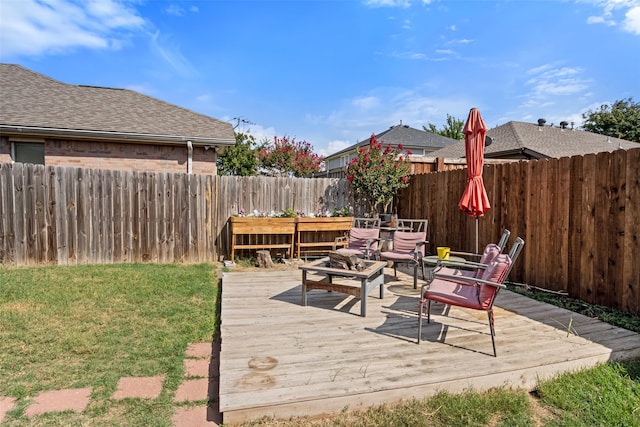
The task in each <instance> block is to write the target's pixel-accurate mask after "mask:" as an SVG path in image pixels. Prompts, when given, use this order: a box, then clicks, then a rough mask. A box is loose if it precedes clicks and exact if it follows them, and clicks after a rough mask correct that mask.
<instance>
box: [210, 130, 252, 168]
mask: <svg viewBox="0 0 640 427" xmlns="http://www.w3.org/2000/svg"><path fill="white" fill-rule="evenodd" d="M235 135H236V144H235V145H234V146H232V147H227V148H226V149H225V150H224V152H223V153H222V154H221V155H220V156H219V157H218V173H219V174H220V175H235V176H253V175H258V167H259V165H260V161H259V160H258V154H257V152H256V149H257V144H256V138H255V137H254V136H253V135H251V134H249V133H244V132H236V134H235Z"/></svg>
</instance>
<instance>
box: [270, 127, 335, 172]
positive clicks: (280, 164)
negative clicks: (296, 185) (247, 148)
mask: <svg viewBox="0 0 640 427" xmlns="http://www.w3.org/2000/svg"><path fill="white" fill-rule="evenodd" d="M258 158H259V159H260V168H261V169H262V172H263V173H264V174H266V175H270V176H292V177H305V176H311V175H313V174H314V173H317V172H320V171H321V170H322V166H323V161H324V159H323V158H322V156H320V155H318V154H316V153H314V152H313V147H312V146H311V144H309V143H308V142H307V141H296V140H295V138H289V137H287V136H284V137H282V138H278V137H277V136H274V137H273V142H269V141H264V142H263V144H262V145H261V146H260V147H259V149H258Z"/></svg>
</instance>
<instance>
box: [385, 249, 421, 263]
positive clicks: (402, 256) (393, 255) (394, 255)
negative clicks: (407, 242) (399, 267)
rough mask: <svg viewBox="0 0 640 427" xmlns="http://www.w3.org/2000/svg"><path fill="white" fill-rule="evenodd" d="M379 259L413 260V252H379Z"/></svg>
mask: <svg viewBox="0 0 640 427" xmlns="http://www.w3.org/2000/svg"><path fill="white" fill-rule="evenodd" d="M414 249H415V247H414ZM380 259H383V260H388V261H413V254H411V253H398V252H380Z"/></svg>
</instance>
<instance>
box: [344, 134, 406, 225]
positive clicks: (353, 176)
mask: <svg viewBox="0 0 640 427" xmlns="http://www.w3.org/2000/svg"><path fill="white" fill-rule="evenodd" d="M409 155H411V152H410V151H406V152H405V151H404V147H403V146H402V145H401V144H399V145H398V147H397V148H392V147H391V146H390V145H387V146H386V147H384V148H383V146H382V141H378V139H377V138H376V136H375V134H373V135H371V138H370V140H369V145H368V146H366V147H358V148H357V157H354V158H353V159H351V160H350V161H349V163H348V164H347V180H348V181H349V182H350V183H351V186H352V188H353V190H354V191H355V193H356V195H357V196H358V197H359V198H362V199H363V200H365V201H366V202H367V203H368V204H369V208H370V211H371V213H372V214H374V213H376V212H377V211H378V210H377V209H378V207H382V212H381V213H391V212H388V209H389V205H391V202H392V201H393V197H394V196H395V195H396V193H397V192H398V191H399V190H401V189H402V188H405V187H406V186H407V185H409V175H410V168H411V166H410V162H409V159H408V156H409Z"/></svg>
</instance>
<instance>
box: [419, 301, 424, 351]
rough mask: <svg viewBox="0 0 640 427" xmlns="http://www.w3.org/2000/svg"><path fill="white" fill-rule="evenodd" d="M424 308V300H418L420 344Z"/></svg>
mask: <svg viewBox="0 0 640 427" xmlns="http://www.w3.org/2000/svg"><path fill="white" fill-rule="evenodd" d="M423 310H424V300H420V301H419V302H418V344H420V338H421V337H422V311H423Z"/></svg>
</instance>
